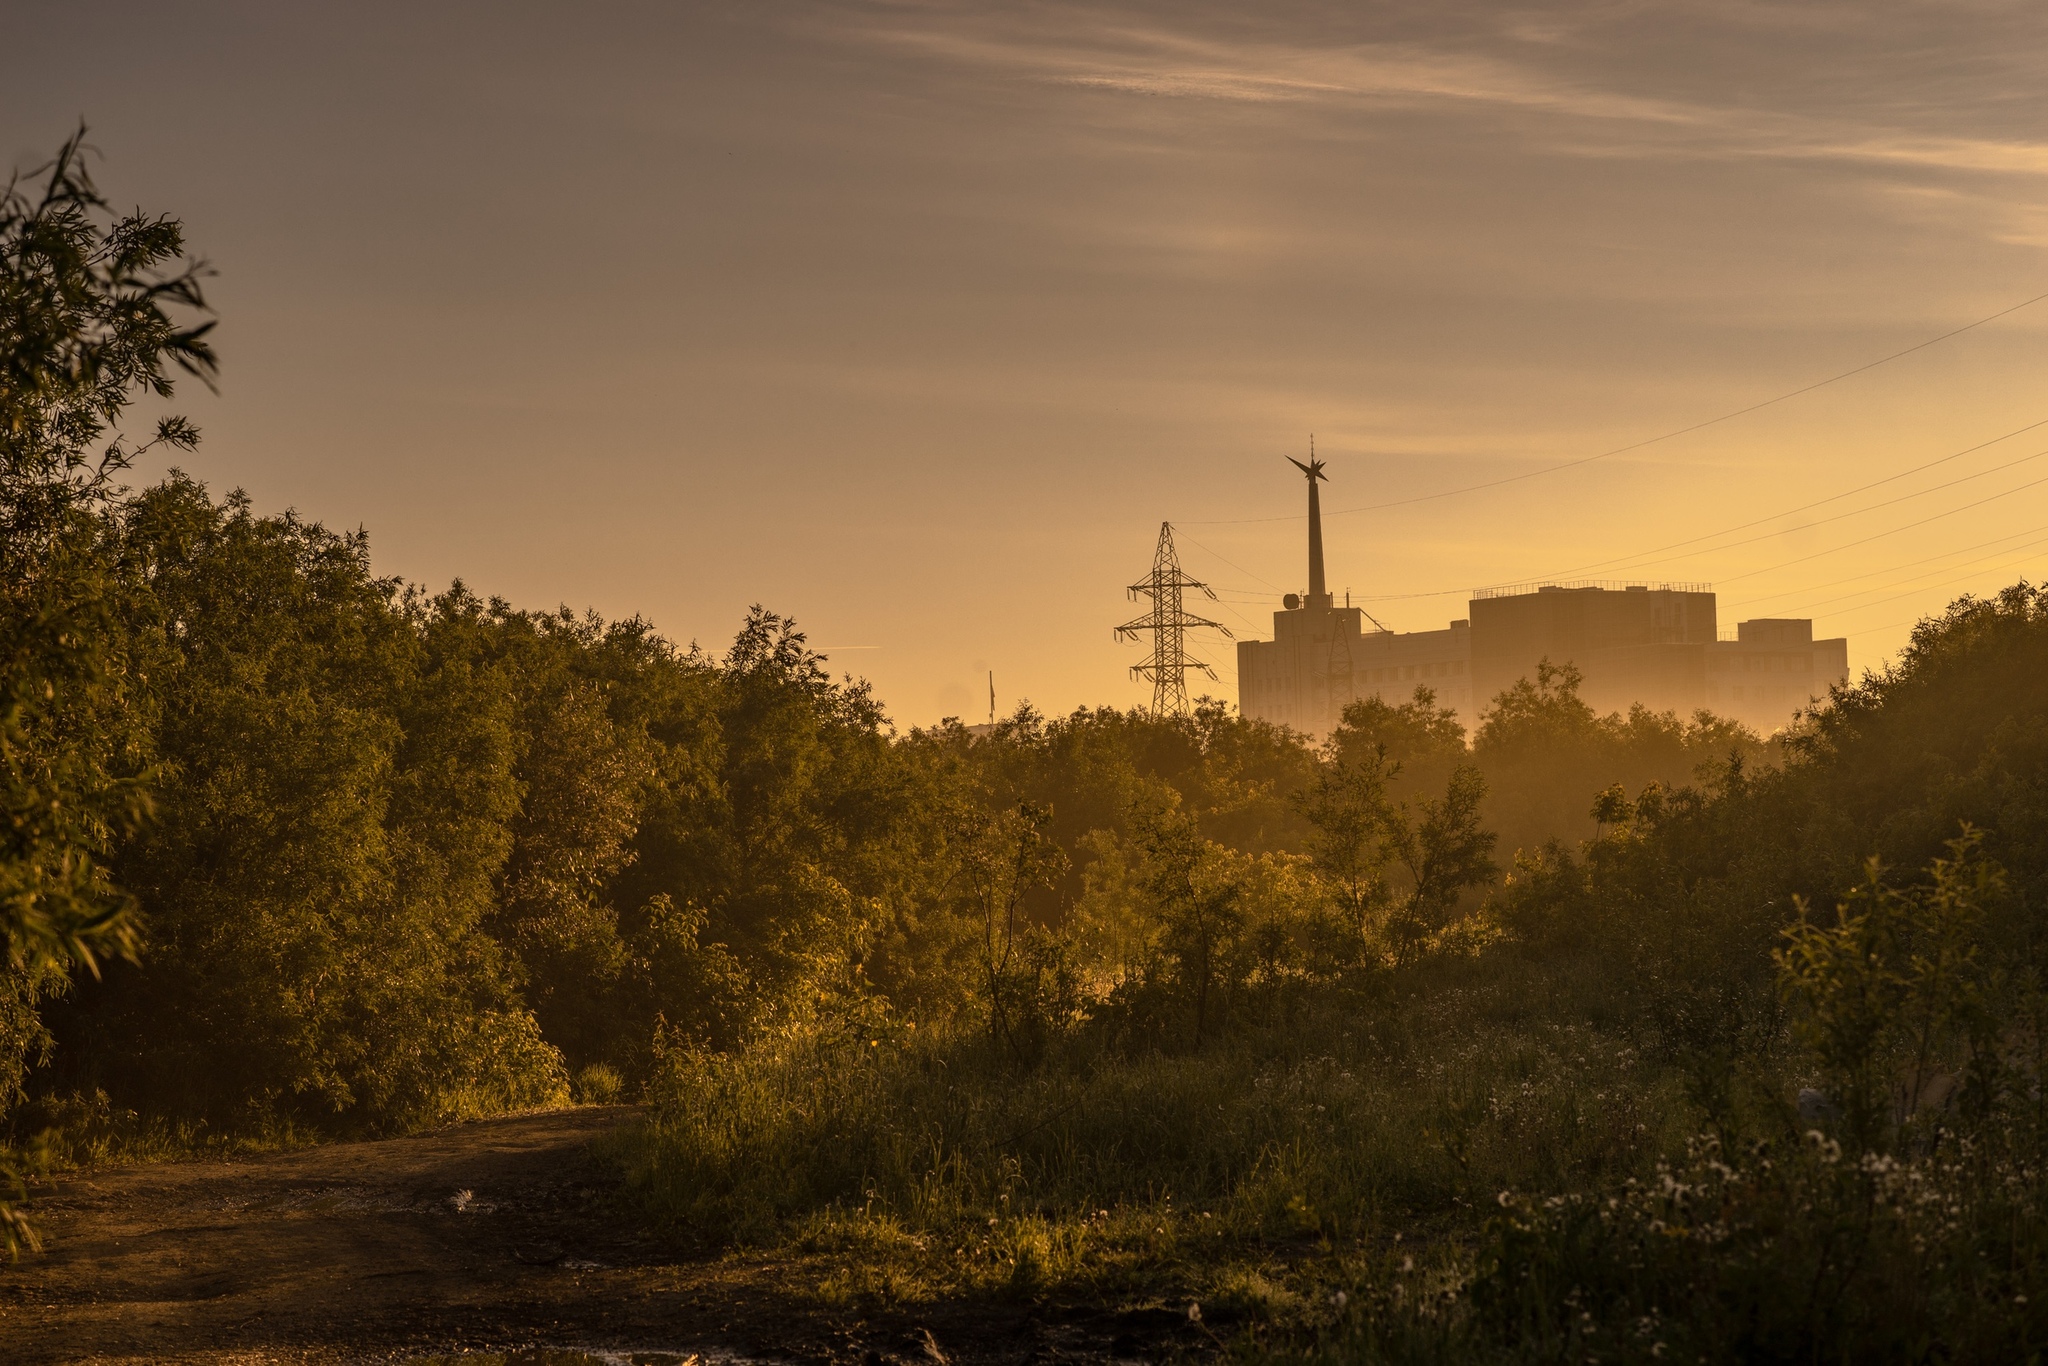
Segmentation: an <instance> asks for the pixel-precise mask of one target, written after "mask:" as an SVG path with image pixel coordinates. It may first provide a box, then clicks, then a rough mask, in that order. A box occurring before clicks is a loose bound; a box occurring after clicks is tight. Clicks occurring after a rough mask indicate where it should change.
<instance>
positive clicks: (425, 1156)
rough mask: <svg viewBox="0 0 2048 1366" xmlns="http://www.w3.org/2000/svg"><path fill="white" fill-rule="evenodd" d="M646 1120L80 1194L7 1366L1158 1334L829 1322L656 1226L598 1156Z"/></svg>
mask: <svg viewBox="0 0 2048 1366" xmlns="http://www.w3.org/2000/svg"><path fill="white" fill-rule="evenodd" d="M630 1113H631V1112H630V1111H629V1110H626V1109H624V1108H617V1107H615V1108H586V1109H578V1110H567V1111H559V1112H553V1113H547V1114H536V1115H521V1116H514V1117H509V1118H504V1119H496V1120H487V1121H480V1122H477V1123H472V1124H464V1125H458V1126H456V1127H453V1128H449V1129H444V1130H440V1131H437V1132H434V1133H429V1134H422V1135H418V1136H415V1137H411V1138H401V1139H391V1140H386V1141H383V1142H376V1143H353V1144H336V1145H332V1146H328V1147H320V1148H308V1149H303V1150H300V1151H297V1152H289V1153H280V1154H276V1155H274V1156H266V1157H260V1158H254V1159H246V1160H236V1161H206V1162H185V1163H166V1164H160V1165H150V1166H130V1167H110V1168H104V1169H99V1170H94V1171H87V1172H79V1173H72V1174H70V1175H67V1176H64V1177H61V1178H59V1179H58V1180H57V1181H56V1182H55V1183H54V1188H53V1189H51V1190H48V1191H46V1192H45V1193H42V1194H39V1195H38V1196H37V1198H36V1199H35V1200H34V1201H33V1202H32V1204H31V1210H32V1211H33V1213H34V1215H35V1217H36V1218H37V1219H38V1221H39V1222H40V1224H41V1226H42V1228H43V1231H44V1234H45V1236H46V1238H47V1240H48V1244H49V1246H48V1250H47V1251H46V1252H45V1253H44V1254H43V1255H41V1256H39V1257H30V1258H25V1259H24V1260H23V1261H22V1262H21V1263H20V1264H18V1265H16V1266H14V1267H11V1268H10V1267H6V1266H4V1265H0V1361H6V1362H9V1363H15V1362H19V1363H35V1362H57V1361H67V1362H68V1361H105V1362H115V1361H122V1362H135V1361H150V1362H157V1361H164V1362H187V1361H191V1362H196V1361H207V1362H250V1363H257V1362H319V1363H329V1362H358V1361H361V1362H369V1361H391V1360H406V1359H418V1358H422V1357H429V1358H431V1357H434V1356H452V1355H457V1354H460V1353H466V1352H475V1351H489V1352H493V1353H505V1352H510V1353H513V1355H512V1356H511V1357H510V1358H509V1359H510V1360H513V1361H526V1362H536V1363H538V1362H549V1363H557V1362H559V1363H568V1362H573V1361H596V1360H613V1361H617V1360H621V1359H622V1358H621V1357H620V1356H618V1355H616V1354H617V1353H622V1352H623V1353H629V1354H632V1355H633V1356H635V1357H638V1358H639V1359H642V1360H649V1361H661V1360H674V1359H679V1358H681V1357H683V1356H686V1355H687V1354H691V1353H696V1354H698V1355H700V1356H701V1357H702V1358H704V1359H705V1360H706V1361H715V1360H716V1359H718V1358H720V1357H738V1358H746V1359H769V1358H773V1359H781V1360H793V1361H798V1362H818V1363H823V1362H866V1363H868V1366H880V1363H884V1362H889V1361H895V1362H902V1363H909V1364H910V1366H937V1363H938V1360H939V1358H940V1357H941V1356H943V1357H946V1358H951V1359H953V1360H955V1361H962V1362H996V1361H1007V1362H1022V1361H1025V1360H1026V1359H1031V1360H1034V1361H1039V1362H1047V1361H1055V1360H1079V1361H1086V1360H1089V1359H1093V1360H1096V1361H1101V1360H1104V1359H1106V1358H1108V1357H1109V1356H1111V1355H1112V1351H1111V1348H1112V1345H1114V1346H1115V1347H1116V1348H1117V1349H1119V1350H1118V1352H1117V1353H1116V1354H1123V1353H1124V1352H1126V1351H1128V1344H1129V1343H1130V1341H1131V1338H1130V1332H1131V1330H1132V1328H1133V1327H1137V1328H1139V1329H1140V1330H1142V1328H1143V1325H1142V1324H1133V1323H1131V1322H1129V1321H1128V1316H1117V1317H1115V1318H1101V1319H1099V1321H1093V1322H1088V1321H1082V1320H1077V1319H1074V1318H1072V1317H1071V1316H1069V1317H1067V1318H1063V1319H1061V1320H1059V1321H1057V1322H1048V1321H1047V1320H1045V1319H1044V1317H1043V1316H1041V1315H1040V1314H1037V1313H1035V1312H1034V1311H1032V1310H1031V1309H1030V1308H1029V1307H1028V1306H1015V1307H1010V1308H1005V1307H1003V1306H990V1305H982V1306H974V1307H971V1308H970V1307H966V1306H961V1307H956V1308H954V1309H951V1310H947V1309H943V1308H940V1309H934V1310H933V1311H932V1312H931V1313H929V1314H924V1315H921V1316H916V1317H910V1316H879V1315H878V1316H875V1317H874V1318H868V1317H864V1316H862V1315H861V1314H859V1313H857V1312H856V1311H853V1310H845V1311H834V1310H830V1309H826V1308H822V1307H820V1306H819V1305H818V1303H817V1302H816V1300H815V1299H814V1298H812V1297H810V1296H808V1295H806V1294H805V1288H806V1287H805V1284H804V1277H805V1268H804V1266H803V1265H802V1264H801V1263H799V1262H790V1261H786V1260H785V1261H774V1260H768V1259H762V1258H754V1259H747V1258H735V1257H729V1256H728V1257H718V1256H710V1255H703V1256H693V1255H691V1254H689V1253H687V1252H682V1251H679V1250H678V1249H677V1247H676V1246H675V1245H673V1244H670V1243H665V1242H664V1241H663V1240H661V1239H659V1238H657V1237H654V1236H652V1235H651V1234H649V1233H648V1232H646V1231H644V1230H643V1229H642V1228H641V1227H640V1226H638V1225H637V1224H636V1223H635V1221H634V1220H633V1219H632V1217H631V1215H630V1213H629V1212H627V1210H626V1208H625V1206H624V1205H623V1204H622V1203H621V1201H620V1200H619V1192H618V1189H617V1177H616V1175H615V1174H614V1173H612V1172H611V1171H610V1170H609V1169H607V1168H606V1167H605V1166H604V1165H602V1164H601V1163H600V1162H599V1161H598V1160H597V1159H595V1158H594V1157H593V1156H592V1155H591V1154H590V1151H589V1144H590V1141H591V1139H592V1138H594V1137H596V1136H597V1135H599V1134H601V1133H603V1132H604V1131H605V1130H606V1129H608V1128H610V1127H611V1126H613V1125H615V1124H617V1123H619V1122H620V1121H621V1120H622V1119H623V1118H625V1117H626V1116H628V1115H629V1114H630ZM1085 1317H1092V1316H1084V1318H1085ZM927 1332H928V1333H929V1334H930V1336H929V1337H927V1336H926V1333H927ZM538 1348H575V1349H582V1350H583V1351H587V1352H592V1353H594V1355H592V1356H581V1355H577V1354H573V1353H572V1354H561V1353H557V1352H554V1351H548V1352H541V1351H537V1350H533V1349H538ZM521 1349H525V1350H521ZM670 1354H674V1355H673V1356H671V1355H670ZM486 1359H487V1358H486ZM479 1366H481V1360H480V1361H479Z"/></svg>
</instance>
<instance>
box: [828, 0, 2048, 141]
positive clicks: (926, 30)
mask: <svg viewBox="0 0 2048 1366" xmlns="http://www.w3.org/2000/svg"><path fill="white" fill-rule="evenodd" d="M1055 17H1056V21H1053V20H1054V19H1055ZM1269 17H1270V16H1269ZM1835 21H1836V23H1837V24H1838V25H1844V26H1846V25H1848V24H1850V23H1853V22H1855V15H1854V14H1853V13H1850V12H1837V13H1836V15H1835ZM1817 24H1818V21H1817V20H1814V19H1812V18H1809V20H1808V23H1807V27H1808V28H1809V29H1811V30H1813V31H1810V32H1808V33H1806V34H1804V35H1803V36H1804V37H1805V39H1806V41H1808V42H1812V43H1815V44H1816V45H1817V46H1820V47H1821V48H1822V50H1823V51H1824V44H1825V41H1826V40H1827V39H1829V38H1830V37H1831V36H1837V35H1833V34H1831V33H1830V32H1829V31H1828V30H1827V29H1826V28H1825V27H1817ZM834 27H835V28H836V30H837V32H838V34H839V36H840V37H841V38H843V39H845V40H848V41H855V42H861V43H867V44H875V45H881V46H886V47H888V48H892V49H895V50H897V51H900V52H905V53H914V54H917V55H920V56H922V57H924V58H926V59H928V60H930V61H932V62H935V63H940V64H944V65H947V66H951V67H954V68H957V69H961V70H977V71H981V72H999V73H1003V74H1005V75H1008V76H1010V77H1013V78H1018V79H1023V80H1029V81H1034V82H1038V83H1041V84H1045V85H1049V86H1059V87H1067V88H1072V89H1075V90H1082V91H1100V92H1110V93H1115V94H1123V95H1130V96H1134V97H1144V98H1151V99H1172V100H1189V101H1209V102H1219V103H1225V104H1259V105H1271V104H1293V105H1301V106H1305V107H1311V108H1318V109H1326V110H1331V111H1336V112H1343V111H1357V112H1362V113H1370V112H1371V111H1373V110H1375V109H1379V110H1390V109H1418V108H1428V107H1432V106H1435V107H1439V108H1442V109H1445V110H1447V111H1454V110H1457V109H1460V108H1462V109H1465V110H1468V111H1484V112H1489V113H1495V114H1510V115H1518V116H1528V119H1527V121H1526V122H1524V123H1523V124H1521V125H1520V126H1518V127H1517V128H1516V129H1515V130H1514V135H1515V136H1518V137H1520V138H1522V139H1525V140H1529V141H1534V142H1540V143H1543V144H1545V145H1546V146H1547V147H1548V149H1549V150H1552V151H1555V152H1559V153H1563V154H1572V153H1577V154H1581V155H1589V156H1616V155H1632V154H1633V155H1666V156H1669V155H1680V156H1683V155H1691V156H1704V157H1716V158H1724V157H1729V156H1753V157H1768V158H1785V159H1801V160H1819V161H1834V162H1843V163H1854V164H1864V165H1870V166H1877V167H1884V166H1889V167H1897V168H1902V169H1903V168H1912V169H1917V170H1930V169H1932V170H1945V171H1958V172H1979V173H1989V174H1998V175H2017V176H2028V177H2036V176H2042V175H2048V137H2034V136H2019V137H2015V136H2009V135H2007V136H1999V135H1995V134H1987V135H1977V136H1973V135H1969V134H1967V133H1956V132H1952V131H1946V130H1942V131H1935V130H1931V129H1929V128H1927V127H1924V126H1916V124H1915V123H1914V122H1913V121H1912V119H1911V117H1910V116H1912V115H1916V114H1917V115H1921V116H1925V117H1928V118H1930V119H1932V118H1933V117H1935V116H1938V117H1939V119H1940V120H1941V121H1943V122H1945V123H1950V124H1952V123H1954V122H1955V121H1956V120H1957V118H1958V117H1959V115H1963V114H1966V113H1967V111H1966V110H1960V111H1959V109H1958V108H1957V107H1956V103H1955V101H1953V100H1937V99H1932V98H1927V97H1925V94H1924V92H1923V93H1922V94H1921V95H1920V96H1919V97H1917V98H1915V97H1914V96H1915V92H1912V91H1903V92H1899V91H1892V92H1889V94H1890V97H1889V98H1887V99H1880V98H1878V97H1877V96H1878V94H1879V93H1880V92H1882V91H1884V90H1885V83H1884V82H1882V81H1880V80H1875V79H1873V81H1872V82H1871V84H1872V87H1873V90H1872V91H1871V92H1870V93H1869V94H1868V95H1866V97H1865V98H1864V100H1863V101H1862V102H1861V104H1862V105H1867V106H1869V107H1867V108H1866V107H1860V106H1859V104H1858V102H1854V101H1852V102H1849V103H1848V105H1847V106H1846V107H1844V105H1843V103H1842V102H1841V101H1831V102H1829V103H1831V104H1832V105H1833V106H1834V107H1832V108H1829V109H1827V110H1825V111H1823V112H1815V111H1812V110H1808V109H1802V108H1799V107H1797V106H1798V104H1799V103H1800V101H1801V98H1803V97H1802V95H1801V88H1800V87H1799V85H1798V84H1797V83H1796V82H1788V83H1787V88H1786V90H1784V91H1782V92H1774V91H1771V90H1764V91H1761V92H1758V91H1754V90H1745V93H1744V98H1742V99H1740V100H1734V99H1721V100H1712V99H1701V98H1679V97H1675V96H1664V95H1654V94H1644V93H1641V91H1640V89H1637V88H1632V87H1640V86H1641V85H1643V84H1645V83H1646V81H1645V76H1646V70H1645V68H1646V66H1647V64H1648V63H1649V62H1650V61H1651V60H1652V55H1646V54H1643V53H1636V52H1632V51H1630V50H1628V49H1627V48H1626V46H1622V47H1620V48H1619V49H1614V50H1609V51H1607V52H1605V53H1601V54H1596V56H1599V57H1602V58H1604V60H1588V59H1587V51H1586V45H1585V44H1584V43H1583V42H1581V43H1577V44H1574V43H1572V42H1569V41H1567V36H1568V35H1570V34H1571V33H1572V30H1571V29H1570V28H1569V26H1567V25H1565V24H1563V23H1561V22H1556V21H1553V22H1552V23H1550V24H1548V25H1545V26H1542V27H1541V28H1540V29H1534V30H1532V29H1530V27H1529V26H1528V24H1527V23H1525V22H1521V21H1514V22H1503V24H1502V25H1501V26H1500V27H1499V28H1498V29H1497V30H1494V31H1482V32H1479V33H1476V34H1475V33H1470V32H1467V33H1462V34H1458V35H1452V36H1447V37H1446V38H1444V39H1440V40H1435V41H1430V40H1416V39H1412V38H1410V39H1403V40H1400V41H1364V42H1329V41H1324V40H1322V39H1320V38H1319V37H1318V36H1316V35H1306V36H1304V37H1303V38H1301V39H1300V40H1298V41H1286V40H1284V39H1283V40H1274V39H1271V38H1262V39H1259V40H1254V41H1247V40H1243V39H1240V38H1221V37H1216V36H1212V35H1211V34H1210V33H1209V32H1206V31H1205V29H1214V28H1215V27H1217V25H1216V24H1215V23H1214V21H1213V20H1210V21H1206V22H1205V21H1204V20H1203V19H1202V18H1201V17H1200V16H1199V15H1197V14H1194V12H1191V17H1190V18H1189V19H1188V21H1187V22H1186V23H1185V24H1182V25H1170V24H1162V23H1159V22H1156V21H1155V22H1148V23H1132V22H1119V21H1118V20H1117V19H1116V18H1115V17H1114V15H1113V13H1112V14H1111V15H1110V16H1108V17H1105V16H1104V15H1103V14H1102V13H1101V12H1099V11H1098V12H1096V13H1094V14H1085V15H1084V14H1080V13H1076V12H1073V11H1067V10H1061V11H1058V13H1057V15H1056V16H1050V15H1048V14H1046V13H1045V12H1026V13H1025V14H1023V15H1021V16H1020V14H1019V12H1015V11H1011V12H1006V13H1004V14H989V13H986V12H974V13H965V12H956V11H945V10H939V11H925V12H922V13H920V15H919V17H918V19H917V21H916V22H908V23H907V22H904V21H903V18H902V16H901V15H900V13H893V12H892V13H890V14H887V15H879V16H874V17H873V18H871V19H870V20H869V21H867V22H849V21H846V20H844V19H842V20H840V21H838V22H837V23H835V25H834ZM1272 27H1278V28H1284V27H1285V26H1284V24H1279V23H1276V24H1274V25H1273V26H1272ZM1487 49H1498V50H1487ZM1565 56H1569V57H1571V58H1572V59H1573V60H1572V61H1570V62H1565V61H1563V60H1562V58H1563V57H1565ZM1701 60H1702V63H1708V62H1710V61H1711V57H1710V55H1705V56H1702V59H1701ZM1821 60H1823V59H1822V57H1821V56H1819V55H1817V57H1816V61H1817V62H1819V61H1821ZM1559 67H1569V68H1571V69H1569V70H1560V69H1555V68H1559ZM1697 83H1698V82H1695V84H1697ZM1732 84H1736V83H1733V82H1731V85H1732ZM1774 94H1783V95H1784V96H1785V98H1783V99H1774V98H1773V95H1774ZM1901 115H1906V116H1908V117H1906V118H1904V119H1901V117H1900V116H1901ZM1587 125H1595V127H1588V126H1587Z"/></svg>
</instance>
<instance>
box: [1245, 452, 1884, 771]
mask: <svg viewBox="0 0 2048 1366" xmlns="http://www.w3.org/2000/svg"><path fill="white" fill-rule="evenodd" d="M1294 463H1295V464H1296V465H1297V466H1298V467H1299V468H1300V469H1301V470H1302V472H1303V473H1304V474H1306V475H1307V476H1308V480H1309V592H1308V594H1307V595H1306V597H1303V596H1300V595H1297V594H1293V593H1289V594H1288V595H1287V596H1286V599H1285V603H1284V606H1283V608H1282V610H1280V611H1278V612H1275V613H1274V614H1273V639H1272V640H1270V641H1262V640H1243V641H1239V642H1238V646H1237V688H1238V709H1239V711H1241V712H1242V713H1243V714H1244V715H1246V716H1249V717H1253V718H1255V719H1258V720H1264V721H1272V722H1275V723H1278V724H1281V725H1287V726H1292V727H1293V728H1295V729H1296V730H1300V731H1304V732H1306V733H1308V734H1310V735H1319V736H1320V735H1327V734H1329V733H1330V732H1331V731H1332V730H1334V729H1336V727H1337V723H1338V720H1339V718H1340V717H1341V716H1342V715H1343V712H1344V708H1345V707H1346V706H1347V705H1349V704H1350V703H1351V702H1352V701H1353V700H1355V699H1358V698H1363V697H1372V696H1377V697H1380V698H1382V699H1384V700H1385V701H1387V702H1390V703H1397V704H1398V703H1401V702H1406V701H1408V700H1409V699H1410V698H1411V697H1413V696H1414V694H1415V689H1416V687H1417V685H1421V686H1425V687H1427V688H1429V689H1430V690H1431V691H1432V692H1434V693H1435V694H1436V700H1437V704H1438V705H1439V706H1446V707H1450V708H1452V709H1453V710H1455V711H1457V712H1458V713H1459V715H1460V718H1461V719H1462V720H1463V721H1464V722H1465V724H1466V725H1467V726H1473V725H1476V724H1477V722H1478V714H1479V712H1480V711H1481V710H1482V709H1483V708H1485V707H1486V706H1488V705H1490V704H1491V703H1492V701H1493V699H1494V697H1495V696H1496V695H1498V694H1499V693H1500V692H1502V691H1503V690H1505V689H1507V688H1510V687H1512V686H1514V684H1515V683H1516V682H1517V681H1518V680H1520V679H1524V678H1528V679H1534V678H1535V677H1536V671H1537V665H1538V663H1539V662H1541V661H1543V660H1546V659H1547V660H1549V661H1550V662H1551V663H1552V664H1560V665H1562V664H1570V665H1573V666H1574V667H1576V668H1577V669H1578V670H1579V674H1580V678H1581V682H1580V689H1579V695H1580V696H1581V697H1583V698H1584V699H1585V700H1586V701H1587V702H1588V703H1589V704H1590V705H1591V706H1592V707H1593V708H1594V709H1595V710H1597V711H1600V712H1603V713H1604V712H1610V711H1627V710H1628V709H1629V708H1630V707H1631V706H1633V705H1635V704H1637V703H1641V704H1642V705H1644V706H1646V707H1649V708H1651V709H1652V710H1655V711H1675V712H1678V713H1679V714H1680V715H1682V716H1690V715H1691V714H1692V713H1693V712H1695V711H1699V710H1701V709H1705V710H1708V711H1711V712H1713V713H1714V714H1715V715H1717V716H1726V717H1729V718H1731V719H1734V720H1738V721H1741V722H1743V723H1745V724H1746V725H1749V726H1751V727H1753V728H1755V729H1756V730H1758V731H1760V732H1762V733H1764V734H1766V735H1768V734H1769V733H1771V732H1772V731H1774V730H1777V729H1779V728H1780V727H1782V726H1784V725H1785V724H1787V723H1788V722H1790V721H1791V720H1792V716H1793V713H1794V712H1795V711H1797V710H1798V709H1799V708H1801V707H1803V706H1806V705H1807V704H1808V702H1809V701H1811V700H1812V699H1815V698H1820V697H1825V696H1826V695H1827V691H1828V688H1829V686H1830V685H1831V684H1834V683H1839V682H1842V681H1844V680H1846V679H1847V677H1848V675H1849V642H1848V641H1847V640H1846V639H1841V638H1837V639H1834V640H1819V641H1817V640H1815V639H1814V638H1813V623H1812V622H1811V621H1807V620H1803V619H1802V620H1759V621H1745V622H1742V623H1740V624H1739V625H1738V626H1737V628H1736V632H1737V638H1736V639H1735V640H1721V639H1718V630H1717V622H1716V620H1715V605H1714V594H1713V592H1712V591H1711V590H1710V589H1709V588H1708V587H1707V585H1705V584H1658V585H1654V586H1653V585H1650V584H1622V583H1558V584H1531V585H1524V586H1518V587H1513V588H1482V589H1480V590H1478V591H1477V592H1475V593H1474V594H1473V596H1472V600H1471V603H1470V606H1469V609H1468V610H1469V613H1470V615H1469V616H1468V617H1466V618H1465V619H1464V620H1462V621H1454V622H1452V623H1451V624H1450V625H1449V627H1447V628H1446V629H1444V630H1441V631H1412V632H1394V631H1385V630H1381V629H1379V628H1378V627H1374V629H1372V630H1369V631H1368V630H1365V629H1364V624H1365V616H1364V613H1363V612H1362V611H1361V610H1360V609H1358V608H1355V607H1352V606H1350V605H1348V604H1347V605H1345V606H1343V607H1338V606H1336V605H1335V600H1334V596H1333V595H1332V594H1330V593H1328V592H1326V591H1325V590H1324V587H1323V538H1322V509H1321V506H1320V499H1319V498H1318V496H1317V491H1316V484H1317V482H1318V481H1319V480H1321V479H1323V477H1324V476H1323V473H1322V470H1323V466H1322V462H1321V461H1316V460H1311V461H1310V463H1309V464H1307V465H1303V464H1301V462H1300V461H1298V460H1297V461H1295V462H1294Z"/></svg>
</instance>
